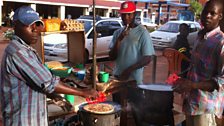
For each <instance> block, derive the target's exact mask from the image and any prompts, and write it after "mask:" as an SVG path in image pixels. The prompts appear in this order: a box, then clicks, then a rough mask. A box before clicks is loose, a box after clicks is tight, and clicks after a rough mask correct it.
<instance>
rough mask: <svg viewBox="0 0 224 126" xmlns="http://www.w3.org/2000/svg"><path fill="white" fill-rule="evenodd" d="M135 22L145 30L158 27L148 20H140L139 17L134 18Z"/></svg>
mask: <svg viewBox="0 0 224 126" xmlns="http://www.w3.org/2000/svg"><path fill="white" fill-rule="evenodd" d="M135 21H136V23H138V24H142V25H144V26H145V27H146V28H153V29H156V28H157V27H158V25H157V24H155V23H153V22H152V21H151V20H150V19H149V18H142V19H141V18H140V17H139V16H136V17H135Z"/></svg>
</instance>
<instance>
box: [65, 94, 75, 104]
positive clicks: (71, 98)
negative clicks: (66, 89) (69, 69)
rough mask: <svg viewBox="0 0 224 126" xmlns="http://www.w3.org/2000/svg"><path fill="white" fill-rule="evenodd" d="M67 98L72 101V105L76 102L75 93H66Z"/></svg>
mask: <svg viewBox="0 0 224 126" xmlns="http://www.w3.org/2000/svg"><path fill="white" fill-rule="evenodd" d="M65 99H66V100H67V101H68V102H70V103H71V104H72V105H73V104H74V103H75V97H74V95H65Z"/></svg>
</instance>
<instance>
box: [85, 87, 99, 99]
mask: <svg viewBox="0 0 224 126" xmlns="http://www.w3.org/2000/svg"><path fill="white" fill-rule="evenodd" d="M82 91H83V95H82V97H84V98H96V97H98V92H97V91H96V90H94V89H83V90H82Z"/></svg>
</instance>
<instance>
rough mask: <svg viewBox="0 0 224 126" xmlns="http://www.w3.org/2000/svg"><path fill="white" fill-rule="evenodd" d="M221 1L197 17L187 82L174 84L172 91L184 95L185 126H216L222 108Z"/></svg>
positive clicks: (212, 0)
mask: <svg viewBox="0 0 224 126" xmlns="http://www.w3.org/2000/svg"><path fill="white" fill-rule="evenodd" d="M222 10H223V4H222V1H221V0H210V1H208V2H207V3H206V4H205V7H204V9H203V11H202V14H201V23H202V25H203V26H204V28H203V29H202V30H201V31H200V32H199V33H198V40H197V42H196V44H195V46H194V48H193V51H192V56H191V69H190V71H189V72H188V74H187V79H184V78H181V79H178V80H177V81H176V83H175V84H176V85H175V86H174V91H177V92H180V93H184V96H185V100H184V104H183V109H184V112H185V113H186V124H187V126H216V122H215V116H217V117H221V116H222V112H223V107H224V106H223V105H224V87H223V86H224V46H223V44H224V35H223V32H222V31H221V30H220V27H219V22H220V20H221V19H222Z"/></svg>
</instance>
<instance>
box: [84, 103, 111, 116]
mask: <svg viewBox="0 0 224 126" xmlns="http://www.w3.org/2000/svg"><path fill="white" fill-rule="evenodd" d="M83 109H84V110H86V111H88V112H92V113H96V114H107V113H111V112H113V111H114V107H113V105H111V104H107V103H96V104H87V105H85V106H84V107H83Z"/></svg>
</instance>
